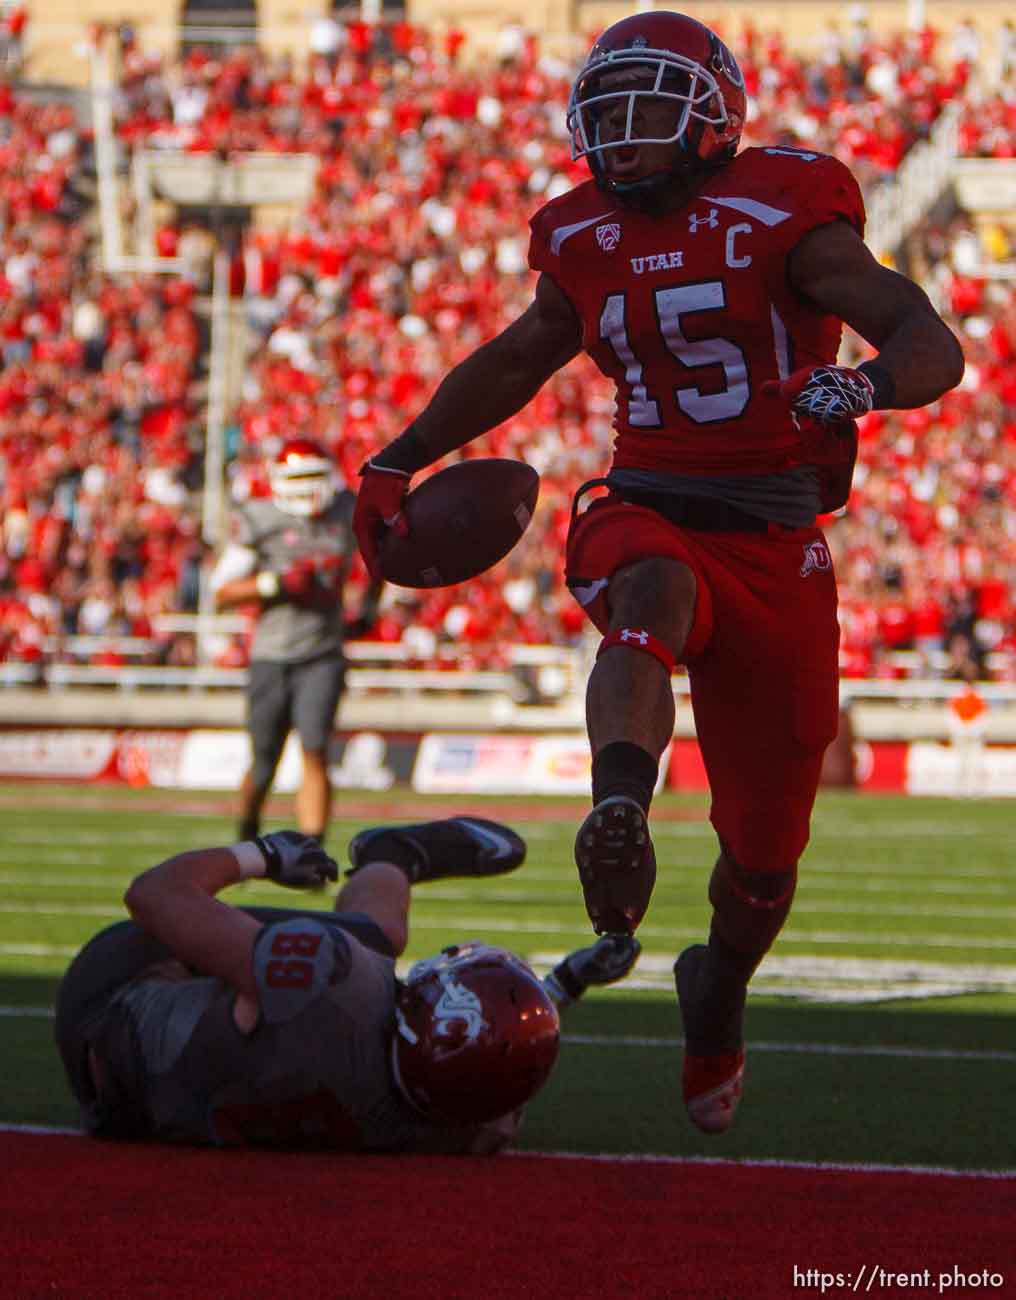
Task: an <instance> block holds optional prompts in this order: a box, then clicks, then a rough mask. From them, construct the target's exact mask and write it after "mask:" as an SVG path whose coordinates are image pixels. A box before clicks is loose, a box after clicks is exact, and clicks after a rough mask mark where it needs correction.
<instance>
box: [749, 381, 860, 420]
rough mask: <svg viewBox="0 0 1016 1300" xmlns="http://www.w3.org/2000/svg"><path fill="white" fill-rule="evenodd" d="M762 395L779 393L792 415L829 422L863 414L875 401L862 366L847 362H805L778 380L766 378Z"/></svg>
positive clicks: (772, 395)
mask: <svg viewBox="0 0 1016 1300" xmlns="http://www.w3.org/2000/svg"><path fill="white" fill-rule="evenodd" d="M762 395H763V396H764V397H782V398H783V400H784V401H787V402H789V403H790V409H791V411H792V412H793V414H794V416H795V417H796V418H800V417H801V416H808V417H810V418H811V419H812V420H817V421H818V423H819V424H824V425H826V426H830V425H835V424H842V423H843V421H844V420H856V419H857V418H858V417H859V416H861V415H867V414H868V412H869V411H870V410H871V409H872V408H873V406H874V404H875V385H874V384H873V383H872V382H871V380H870V379H869V378H868V376H867V375H866V374H865V373H864V371H863V370H852V369H851V368H850V367H849V366H811V367H808V366H806V367H805V368H804V369H803V370H795V371H794V373H793V374H792V375H788V377H787V378H786V379H784V380H782V381H781V380H778V379H768V380H766V382H765V383H764V384H763V385H762Z"/></svg>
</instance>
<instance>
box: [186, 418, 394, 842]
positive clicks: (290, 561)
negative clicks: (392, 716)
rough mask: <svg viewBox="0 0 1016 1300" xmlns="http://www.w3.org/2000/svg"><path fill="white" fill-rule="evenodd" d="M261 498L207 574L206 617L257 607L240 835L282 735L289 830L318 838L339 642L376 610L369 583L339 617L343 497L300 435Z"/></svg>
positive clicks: (324, 819) (255, 811)
mask: <svg viewBox="0 0 1016 1300" xmlns="http://www.w3.org/2000/svg"><path fill="white" fill-rule="evenodd" d="M269 483H270V486H271V492H272V495H271V499H270V500H266V499H259V498H254V499H252V500H250V501H248V502H246V503H245V504H244V505H242V506H240V507H239V508H238V509H237V510H236V511H235V513H234V515H233V518H232V520H231V521H230V541H229V544H228V545H227V547H226V549H225V550H224V551H223V553H222V555H221V556H220V558H219V561H218V563H217V564H216V566H215V569H214V570H213V572H212V576H211V586H212V590H213V592H214V594H215V608H216V610H227V609H235V608H236V607H238V606H241V605H252V604H256V605H259V606H260V610H259V614H258V621H257V627H256V628H255V631H254V640H253V644H252V645H251V652H250V668H249V672H248V681H247V727H248V731H249V733H250V739H251V748H252V751H253V758H252V763H251V767H250V769H249V770H248V771H247V773H246V774H245V776H244V778H243V784H242V786H241V791H240V806H241V812H240V838H241V839H242V840H248V839H252V838H253V837H254V836H255V835H256V834H257V833H258V829H259V826H260V819H261V810H262V807H263V806H264V802H265V799H266V798H267V797H268V792H269V790H270V789H271V786H272V781H273V780H274V778H275V772H276V769H277V768H278V765H279V759H280V758H281V756H282V750H283V746H284V745H285V743H286V737H287V736H288V735H289V732H290V730H291V729H292V728H294V727H295V728H296V730H297V732H298V733H299V736H300V744H301V749H302V762H303V771H302V776H301V782H300V788H299V790H298V791H297V796H296V818H297V824H298V826H299V828H300V830H301V831H302V832H303V833H304V834H306V835H312V836H314V837H315V838H316V839H317V840H319V841H323V839H324V836H325V832H326V831H327V829H328V819H329V815H330V812H331V798H332V790H331V783H330V781H329V779H328V741H329V738H330V737H331V734H332V728H333V726H334V724H335V714H336V710H337V709H338V705H339V700H340V698H341V696H342V690H343V682H344V679H345V674H346V661H345V657H344V656H343V653H342V646H343V642H344V640H345V639H346V638H347V637H357V636H362V635H363V634H364V633H365V632H366V631H367V630H368V629H369V628H370V626H371V625H372V624H373V622H374V619H375V617H376V615H377V604H378V597H379V595H380V592H381V583H380V582H378V581H374V582H372V584H371V585H370V587H369V589H368V591H367V593H366V596H365V599H364V603H363V608H362V610H361V611H360V613H359V615H358V616H357V617H356V618H355V619H351V620H346V619H345V618H344V615H343V603H342V602H343V587H344V584H345V581H346V577H347V575H348V573H349V566H350V562H351V560H352V557H353V549H354V541H353V535H352V531H351V519H352V513H353V500H354V497H353V493H352V492H350V491H349V489H348V488H346V487H345V485H344V484H342V482H341V481H340V479H339V477H338V474H337V471H336V469H335V466H334V465H333V463H332V461H331V459H330V457H329V456H328V455H327V453H326V452H325V451H324V450H323V448H322V447H320V446H319V444H318V443H316V442H314V441H312V440H311V439H309V438H294V439H291V440H290V441H288V442H286V443H284V444H283V446H282V448H281V450H280V451H279V454H278V455H277V456H276V457H275V459H274V460H273V461H272V462H271V464H270V466H269Z"/></svg>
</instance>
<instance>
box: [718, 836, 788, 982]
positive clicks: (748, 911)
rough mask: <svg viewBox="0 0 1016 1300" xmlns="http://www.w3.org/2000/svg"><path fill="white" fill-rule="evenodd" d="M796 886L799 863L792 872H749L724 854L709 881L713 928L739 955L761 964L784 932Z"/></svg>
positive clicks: (721, 855)
mask: <svg viewBox="0 0 1016 1300" xmlns="http://www.w3.org/2000/svg"><path fill="white" fill-rule="evenodd" d="M796 887H797V866H796V864H795V865H794V866H793V867H792V868H790V869H789V870H788V871H780V872H772V871H745V870H744V868H743V867H741V866H740V865H739V864H738V863H737V862H736V861H735V860H734V859H733V858H732V857H730V856H729V855H728V854H727V853H726V852H723V853H721V854H720V856H719V857H718V858H717V860H716V866H715V867H714V868H713V874H712V876H711V877H710V878H709V901H710V903H712V905H713V929H714V930H715V932H716V934H717V935H718V936H719V938H720V939H722V940H723V942H724V943H725V944H727V946H728V947H730V948H733V949H734V951H735V952H739V953H742V954H744V955H745V956H753V955H757V957H758V959H759V960H760V961H761V959H762V957H763V956H764V955H765V954H766V953H767V952H768V951H769V949H770V948H771V947H772V945H773V943H774V941H775V939H776V936H777V935H778V934H779V932H780V931H781V930H782V929H783V923H784V922H785V921H786V919H787V915H788V914H789V912H790V905H791V903H792V902H793V901H794V890H795V889H796Z"/></svg>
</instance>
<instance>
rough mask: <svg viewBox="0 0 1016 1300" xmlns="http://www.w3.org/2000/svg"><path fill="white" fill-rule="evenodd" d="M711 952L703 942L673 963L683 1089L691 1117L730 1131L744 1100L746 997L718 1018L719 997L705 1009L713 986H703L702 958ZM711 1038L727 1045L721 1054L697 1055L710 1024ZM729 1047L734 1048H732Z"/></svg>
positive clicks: (702, 1125) (704, 1127)
mask: <svg viewBox="0 0 1016 1300" xmlns="http://www.w3.org/2000/svg"><path fill="white" fill-rule="evenodd" d="M707 955H708V949H707V948H706V947H705V946H704V945H703V944H694V945H693V946H692V947H690V948H686V949H685V950H684V952H683V953H682V954H681V955H680V957H678V959H677V961H676V962H675V963H674V980H675V983H676V985H677V1001H678V1005H679V1006H680V1008H681V1019H682V1020H683V1021H684V1036H685V1048H684V1068H683V1071H682V1075H681V1088H682V1092H683V1094H684V1105H685V1109H686V1110H687V1111H688V1118H689V1119H690V1120H691V1122H692V1123H693V1124H694V1125H695V1127H696V1128H697V1129H700V1130H701V1131H702V1132H703V1133H710V1134H714V1133H726V1131H727V1130H728V1129H729V1128H730V1126H731V1125H732V1124H733V1122H734V1117H735V1115H736V1114H737V1107H738V1104H739V1102H740V1100H741V1092H742V1089H743V1081H744V1041H743V1030H742V1027H741V1020H742V1014H743V1009H744V1003H743V999H740V1000H739V1001H737V1002H734V1001H731V1002H730V1003H729V1005H728V1006H726V1007H724V1008H723V1014H722V1015H721V1014H719V1008H718V1007H717V1005H716V1000H715V999H714V1000H713V1002H712V1004H711V1005H710V1006H708V1007H706V1006H704V1002H705V998H706V997H707V996H708V994H709V992H710V991H711V990H709V989H708V988H706V989H703V988H702V987H700V984H699V975H700V972H701V969H702V962H703V959H704V958H705V957H706V956H707ZM706 1023H707V1024H708V1030H709V1038H710V1039H713V1040H715V1041H716V1042H717V1045H718V1046H719V1045H721V1044H722V1045H723V1046H725V1047H727V1050H725V1051H719V1052H715V1053H713V1052H709V1053H705V1052H693V1051H691V1050H690V1046H689V1044H692V1043H695V1044H696V1045H697V1040H698V1038H699V1036H700V1035H701V1033H703V1032H704V1028H705V1024H706ZM728 1044H730V1046H727V1045H728Z"/></svg>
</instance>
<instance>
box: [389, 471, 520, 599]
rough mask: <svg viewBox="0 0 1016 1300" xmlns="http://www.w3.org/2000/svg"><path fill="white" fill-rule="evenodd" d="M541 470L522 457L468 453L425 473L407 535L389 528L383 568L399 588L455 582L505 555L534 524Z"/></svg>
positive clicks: (409, 504)
mask: <svg viewBox="0 0 1016 1300" xmlns="http://www.w3.org/2000/svg"><path fill="white" fill-rule="evenodd" d="M539 491H540V476H539V474H537V472H536V470H534V469H533V468H532V466H530V465H527V464H526V463H525V462H524V461H521V460H504V459H500V458H497V457H483V458H480V459H477V460H463V461H459V462H457V463H456V464H454V465H449V466H448V468H447V469H442V470H438V472H437V473H436V474H432V475H431V476H430V478H426V479H424V480H423V482H422V483H421V484H420V485H419V487H417V488H414V489H413V490H412V491H411V492H410V493H409V495H408V496H407V497H406V502H405V506H404V507H403V508H404V510H405V514H406V519H407V520H408V522H409V536H408V537H400V536H399V535H398V534H397V533H395V532H393V531H392V530H391V529H389V530H388V531H387V532H386V533H385V535H384V538H383V539H382V542H381V552H380V555H381V572H382V573H383V575H384V577H385V578H386V579H387V580H388V581H389V582H394V583H395V584H396V585H397V586H400V587H451V586H454V584H455V583H457V582H465V581H466V580H467V578H475V577H476V575H477V574H478V573H483V572H485V571H486V570H487V569H489V568H491V567H492V566H493V565H495V564H497V562H498V560H501V559H503V558H504V557H505V556H506V555H507V554H508V552H509V551H510V550H511V549H512V547H513V546H514V545H515V543H516V542H517V541H518V540H519V538H520V537H521V536H522V534H523V533H524V532H525V531H526V529H527V528H528V527H529V522H530V520H531V519H532V517H533V511H534V510H535V508H536V498H537V496H538V495H539Z"/></svg>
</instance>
